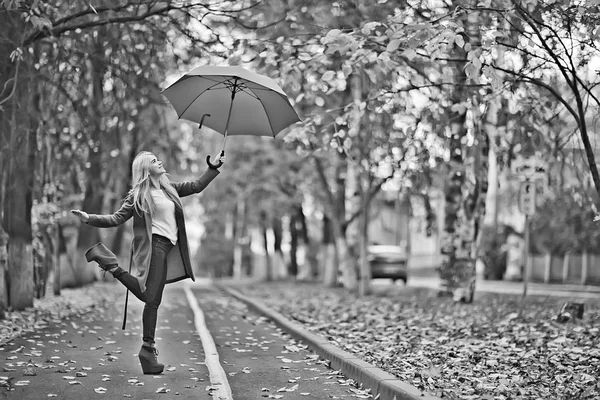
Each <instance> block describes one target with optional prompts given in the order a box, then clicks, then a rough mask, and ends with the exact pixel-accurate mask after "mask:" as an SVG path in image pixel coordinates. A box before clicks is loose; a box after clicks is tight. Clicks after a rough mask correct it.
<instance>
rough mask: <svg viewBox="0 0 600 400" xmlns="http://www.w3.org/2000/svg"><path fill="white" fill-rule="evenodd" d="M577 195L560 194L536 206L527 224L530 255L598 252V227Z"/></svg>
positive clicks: (591, 212) (599, 230)
mask: <svg viewBox="0 0 600 400" xmlns="http://www.w3.org/2000/svg"><path fill="white" fill-rule="evenodd" d="M587 195H588V194H585V196H587ZM581 198H582V195H581V194H579V193H577V192H575V193H561V194H560V195H558V196H556V197H555V198H550V199H547V200H546V201H545V202H544V204H543V205H542V206H540V207H538V210H537V212H536V214H535V215H534V216H532V217H531V225H530V229H531V252H532V253H533V254H545V253H551V254H553V255H560V256H562V255H564V254H565V253H567V252H573V253H583V252H584V251H587V252H588V253H592V254H599V252H600V229H599V228H600V226H599V225H598V223H597V222H594V215H595V214H594V212H593V211H592V210H591V209H590V208H589V207H584V206H582V205H581V204H580V202H581V201H580V199H581Z"/></svg>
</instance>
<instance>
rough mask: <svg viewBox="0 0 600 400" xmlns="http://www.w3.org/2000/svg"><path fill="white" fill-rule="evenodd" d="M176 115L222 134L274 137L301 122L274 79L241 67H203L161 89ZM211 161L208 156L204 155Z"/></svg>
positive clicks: (224, 135) (225, 136)
mask: <svg viewBox="0 0 600 400" xmlns="http://www.w3.org/2000/svg"><path fill="white" fill-rule="evenodd" d="M162 94H163V95H164V96H165V97H166V98H167V99H168V100H169V102H170V103H171V105H172V106H173V108H174V109H175V111H176V112H177V115H178V117H179V118H183V119H187V120H189V121H193V122H197V123H199V124H200V127H202V125H206V126H208V127H209V128H211V129H213V130H215V131H217V132H219V133H221V134H222V135H223V144H222V149H221V156H223V155H224V154H225V141H226V140H227V136H228V135H252V136H273V137H275V136H276V135H277V134H278V133H279V132H281V131H282V130H283V129H285V128H286V127H288V126H289V125H291V124H293V123H295V122H298V121H300V118H299V117H298V114H296V111H295V110H294V108H293V107H292V105H291V104H290V102H289V100H288V98H287V96H286V94H285V92H284V91H283V89H281V87H279V85H278V84H277V82H275V81H274V80H273V79H271V78H268V77H266V76H264V75H259V74H256V73H254V72H250V71H248V70H246V69H244V68H242V67H230V66H212V65H207V66H202V67H198V68H196V69H193V70H192V71H190V72H188V73H186V74H185V75H184V76H182V77H181V78H179V79H178V80H177V81H176V82H175V83H173V84H172V85H170V86H169V87H168V88H166V89H165V90H163V92H162ZM206 160H207V162H209V163H210V156H207V157H206Z"/></svg>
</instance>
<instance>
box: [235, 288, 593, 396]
mask: <svg viewBox="0 0 600 400" xmlns="http://www.w3.org/2000/svg"><path fill="white" fill-rule="evenodd" d="M267 286H268V289H266V288H267ZM238 289H240V290H241V291H242V292H243V293H244V294H245V295H249V296H251V297H254V298H257V299H259V300H261V301H263V302H264V303H265V304H266V305H268V306H269V307H271V308H272V309H273V310H275V311H277V312H280V313H282V314H283V315H285V316H287V317H288V318H290V319H293V320H296V321H297V322H300V323H301V324H303V325H304V326H305V328H307V329H308V330H310V331H313V332H316V333H318V334H321V335H323V336H324V337H326V338H327V339H328V340H329V341H330V342H331V343H332V344H334V345H336V346H338V347H340V348H342V349H343V350H346V351H348V352H350V353H353V354H356V355H357V356H358V357H359V358H361V359H363V360H364V361H366V362H369V363H371V364H373V365H375V366H377V367H379V368H381V369H383V370H385V371H387V372H389V373H391V374H393V375H395V376H396V377H398V378H399V379H401V380H403V381H405V382H407V383H409V384H411V385H413V386H415V387H417V388H419V389H420V390H422V391H424V392H426V393H429V394H433V395H437V396H442V397H444V398H451V399H452V398H454V399H478V398H481V397H482V396H487V397H490V398H494V399H499V400H502V399H512V398H549V399H554V398H556V399H565V398H582V399H594V398H600V380H599V378H598V377H600V322H599V318H598V317H599V316H600V300H589V299H588V300H582V302H585V303H586V305H585V307H586V310H585V315H584V318H583V320H575V321H572V322H569V323H566V324H561V323H558V322H556V321H555V316H556V314H557V312H558V310H559V308H560V306H561V304H562V303H563V302H564V301H565V299H561V298H550V297H534V296H530V297H527V298H526V299H525V301H524V303H522V304H521V296H516V295H507V294H482V293H478V294H477V297H476V299H475V302H474V303H473V304H462V303H455V302H453V301H452V300H451V299H449V298H447V297H438V296H437V294H436V292H435V291H432V290H429V289H420V288H412V287H394V289H393V290H387V291H385V292H384V293H377V294H374V295H370V296H365V297H362V298H360V297H358V296H356V295H355V294H352V293H349V292H348V291H346V290H344V289H341V288H325V287H323V286H321V285H319V284H310V283H298V282H293V283H292V282H276V283H263V284H251V285H245V286H240V287H239V288H238Z"/></svg>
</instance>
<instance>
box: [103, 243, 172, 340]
mask: <svg viewBox="0 0 600 400" xmlns="http://www.w3.org/2000/svg"><path fill="white" fill-rule="evenodd" d="M172 248H173V243H171V241H170V240H169V239H167V238H166V237H164V236H161V235H152V256H151V260H150V270H149V271H148V279H147V280H146V290H145V291H144V292H142V291H141V289H140V284H139V282H138V280H137V278H135V277H134V276H133V275H131V274H130V273H129V272H127V271H125V270H124V269H123V268H121V267H118V268H117V269H115V270H114V271H113V276H114V277H115V278H116V279H117V280H118V281H119V282H121V283H122V284H123V285H124V286H125V287H126V288H127V289H129V290H130V291H131V293H133V294H134V296H135V297H137V298H138V299H140V300H141V301H143V302H144V303H145V305H144V311H143V313H142V336H143V337H142V340H143V341H144V343H154V336H155V333H156V319H157V315H158V306H160V302H161V301H162V294H163V290H164V288H165V283H166V281H167V256H168V255H169V252H170V251H171V249H172Z"/></svg>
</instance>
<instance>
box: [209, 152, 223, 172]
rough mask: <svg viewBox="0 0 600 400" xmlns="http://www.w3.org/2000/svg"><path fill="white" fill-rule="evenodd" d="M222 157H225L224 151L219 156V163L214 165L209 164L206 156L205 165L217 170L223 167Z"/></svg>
mask: <svg viewBox="0 0 600 400" xmlns="http://www.w3.org/2000/svg"><path fill="white" fill-rule="evenodd" d="M223 157H225V150H221V154H219V162H218V163H216V164H213V163H211V162H210V156H206V163H207V164H208V166H209V167H210V168H212V169H219V167H220V166H221V165H223V160H222V158H223Z"/></svg>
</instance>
